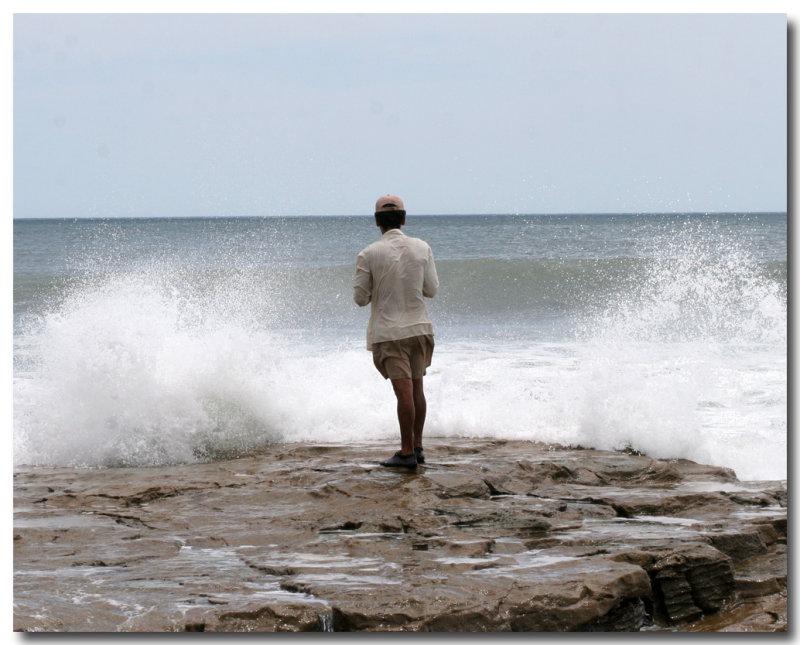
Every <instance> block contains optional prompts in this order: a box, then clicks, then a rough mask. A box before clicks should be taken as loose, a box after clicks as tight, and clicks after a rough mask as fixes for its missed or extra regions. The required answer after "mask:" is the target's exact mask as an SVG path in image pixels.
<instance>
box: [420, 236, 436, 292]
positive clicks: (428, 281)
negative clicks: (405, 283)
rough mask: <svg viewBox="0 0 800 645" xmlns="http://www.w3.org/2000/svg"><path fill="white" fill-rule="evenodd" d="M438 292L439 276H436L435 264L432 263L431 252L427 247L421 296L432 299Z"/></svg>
mask: <svg viewBox="0 0 800 645" xmlns="http://www.w3.org/2000/svg"><path fill="white" fill-rule="evenodd" d="M438 290H439V276H438V275H436V264H435V263H434V262H433V251H431V249H430V247H428V261H427V262H426V264H425V274H424V276H423V279H422V295H423V296H425V297H426V298H433V297H434V296H435V295H436V292H437V291H438Z"/></svg>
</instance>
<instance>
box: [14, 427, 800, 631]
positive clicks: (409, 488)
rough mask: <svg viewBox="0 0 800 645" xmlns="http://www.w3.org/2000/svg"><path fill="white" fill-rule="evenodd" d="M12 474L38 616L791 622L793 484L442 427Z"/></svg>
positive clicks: (21, 623) (60, 621) (402, 623)
mask: <svg viewBox="0 0 800 645" xmlns="http://www.w3.org/2000/svg"><path fill="white" fill-rule="evenodd" d="M387 452H388V451H387V449H386V446H385V445H377V444H361V445H358V446H355V447H345V446H310V445H296V444H294V445H281V446H276V447H275V448H274V449H273V450H272V451H271V452H270V453H269V454H264V455H261V456H258V457H249V458H244V459H237V460H232V461H226V462H218V463H211V464H196V465H187V466H178V467H170V468H144V469H122V468H120V469H100V470H74V469H41V468H37V469H25V470H22V471H19V472H17V473H15V476H14V481H15V487H14V491H15V493H14V502H15V520H14V628H15V629H16V630H23V631H116V630H121V631H184V630H189V631H275V630H293V631H302V630H312V631H313V630H322V631H399V630H418V631H504V630H514V631H637V630H653V631H663V630H670V631H675V630H678V631H781V630H785V629H786V620H787V618H786V617H787V609H786V485H785V482H742V481H738V480H737V478H736V476H735V475H734V473H733V472H732V471H730V470H727V469H724V468H716V467H712V466H702V465H698V464H695V463H692V462H689V461H684V460H657V459H651V458H649V457H646V456H642V455H636V454H627V453H620V452H604V451H595V450H583V449H567V448H561V447H553V446H546V445H542V444H536V443H529V442H521V441H464V440H450V441H445V440H441V439H440V440H431V441H430V442H429V443H428V445H427V447H426V452H427V453H428V463H427V464H425V465H424V466H420V467H419V468H418V469H417V471H416V473H410V472H408V471H404V470H399V469H398V470H389V469H384V468H381V467H379V466H377V465H376V462H377V461H378V460H379V459H381V458H384V457H385V456H386V454H387Z"/></svg>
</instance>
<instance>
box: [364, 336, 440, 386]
mask: <svg viewBox="0 0 800 645" xmlns="http://www.w3.org/2000/svg"><path fill="white" fill-rule="evenodd" d="M432 357H433V336H429V335H425V336H412V337H411V338H401V339H400V340H387V341H384V342H382V343H375V344H374V345H373V346H372V362H373V363H375V367H376V368H378V371H379V372H380V373H381V375H382V376H383V378H390V379H401V378H410V379H420V378H422V377H423V376H424V375H425V368H427V367H430V365H431V358H432Z"/></svg>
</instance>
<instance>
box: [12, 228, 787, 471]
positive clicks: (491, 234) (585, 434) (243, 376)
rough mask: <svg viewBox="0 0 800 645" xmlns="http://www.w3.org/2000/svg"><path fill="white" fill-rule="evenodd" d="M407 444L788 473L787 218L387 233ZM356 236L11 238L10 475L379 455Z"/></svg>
mask: <svg viewBox="0 0 800 645" xmlns="http://www.w3.org/2000/svg"><path fill="white" fill-rule="evenodd" d="M405 232H406V233H407V234H408V235H412V236H415V237H421V238H423V239H425V240H426V241H428V242H429V243H430V245H431V247H432V248H433V251H434V255H435V257H436V262H437V268H438V270H439V276H440V281H441V287H440V293H439V295H438V296H437V297H436V298H435V299H434V300H432V301H431V303H430V307H429V309H430V313H431V317H432V319H433V321H434V325H435V328H436V339H437V350H436V358H435V360H434V365H433V366H432V369H431V371H430V372H429V376H428V378H427V380H426V383H427V384H428V385H427V387H428V391H429V405H430V414H429V421H428V428H429V432H430V433H432V434H438V435H440V436H454V437H457V436H466V435H469V436H491V437H509V438H527V439H537V440H543V441H555V442H559V443H563V444H569V443H575V444H581V445H587V446H588V445H591V446H595V447H599V448H619V447H626V446H631V447H634V448H636V449H639V450H642V451H643V452H649V453H651V454H653V455H654V456H660V457H669V456H675V457H688V458H692V459H695V460H699V461H706V462H710V463H717V464H720V465H726V466H730V467H733V468H734V469H736V470H737V473H739V475H740V477H742V476H743V477H746V478H759V479H765V478H782V477H785V475H786V291H787V289H786V284H787V279H786V270H787V269H786V267H787V233H786V214H785V213H778V214H763V213H762V214H752V213H750V214H724V215H697V214H690V215H674V214H671V215H565V216H522V215H518V216H418V217H413V216H409V219H408V224H407V226H406V227H405ZM378 236H379V231H378V229H377V228H376V227H375V226H374V222H373V220H372V218H370V217H307V218H236V219H225V218H216V219H177V218H176V219H128V220H55V221H54V220H17V221H15V223H14V346H15V355H14V369H15V381H14V383H15V392H14V401H15V421H14V423H15V430H14V431H15V460H16V462H17V463H18V464H63V465H108V464H130V465H136V464H151V463H177V462H186V461H193V460H204V459H216V458H223V457H228V456H232V455H233V456H235V455H237V454H247V453H248V452H249V451H252V450H255V449H258V448H259V447H262V446H263V445H266V444H269V443H270V442H273V441H298V440H299V441H331V440H348V438H356V437H358V438H362V439H373V438H383V437H391V436H393V432H394V428H393V423H394V421H393V419H392V418H391V416H390V415H387V414H385V407H386V404H387V397H388V396H390V394H391V393H390V392H389V391H387V386H386V385H385V383H383V382H382V380H381V379H380V377H379V376H378V375H377V372H374V369H373V368H372V367H371V361H370V358H369V355H368V354H367V353H366V352H365V351H364V347H363V346H364V336H365V329H366V321H367V317H368V311H367V310H365V309H359V308H358V307H356V306H355V304H354V303H353V301H352V295H351V278H352V273H353V267H354V261H355V256H356V254H357V253H358V251H359V250H361V248H363V247H364V246H366V245H367V244H369V243H370V242H372V241H374V240H375V239H377V237H378Z"/></svg>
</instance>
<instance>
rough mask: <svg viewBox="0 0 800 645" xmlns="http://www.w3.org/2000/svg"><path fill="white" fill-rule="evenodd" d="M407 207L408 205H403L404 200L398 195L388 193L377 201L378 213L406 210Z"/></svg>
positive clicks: (376, 209) (376, 210)
mask: <svg viewBox="0 0 800 645" xmlns="http://www.w3.org/2000/svg"><path fill="white" fill-rule="evenodd" d="M405 209H406V207H405V206H404V205H403V200H402V199H400V198H399V197H397V196H396V195H386V197H381V198H380V199H379V200H378V201H377V202H375V212H376V213H383V212H387V211H388V212H391V211H404V210H405Z"/></svg>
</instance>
